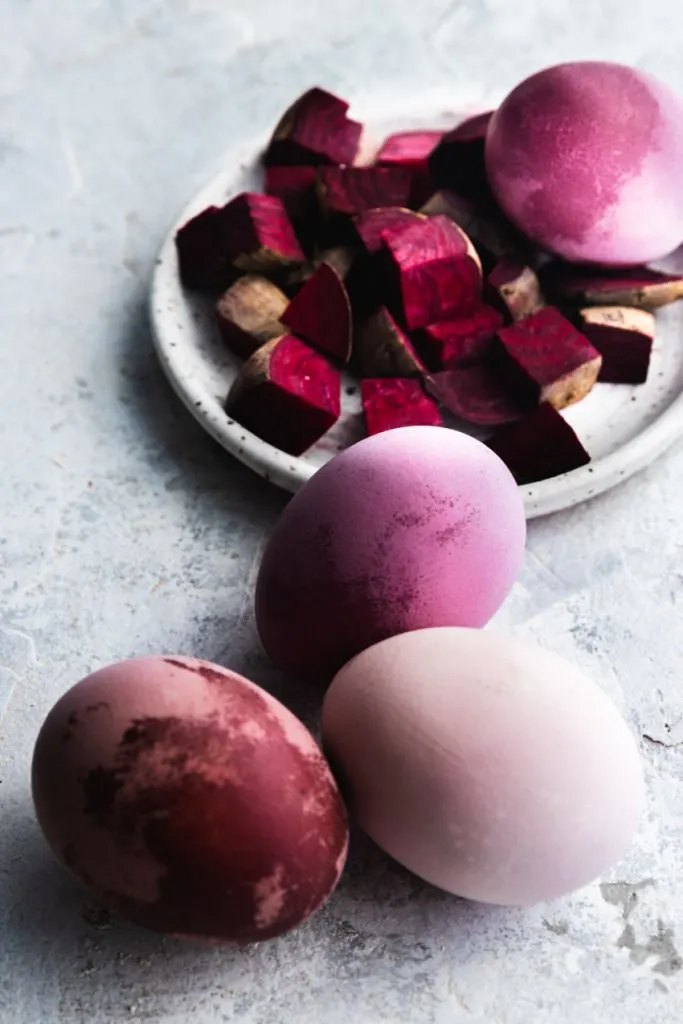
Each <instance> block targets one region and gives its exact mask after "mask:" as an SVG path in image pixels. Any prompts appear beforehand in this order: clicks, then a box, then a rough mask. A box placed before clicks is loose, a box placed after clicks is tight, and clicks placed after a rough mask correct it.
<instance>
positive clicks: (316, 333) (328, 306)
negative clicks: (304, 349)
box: [280, 262, 351, 363]
mask: <svg viewBox="0 0 683 1024" xmlns="http://www.w3.org/2000/svg"><path fill="white" fill-rule="evenodd" d="M280 319H281V320H282V323H283V324H284V325H285V326H286V327H288V328H289V330H290V331H291V332H292V333H293V334H297V335H299V336H300V337H301V338H303V339H304V340H305V341H308V342H309V343H310V344H311V345H314V346H315V347H316V348H318V349H320V350H321V351H322V352H325V353H326V354H327V355H331V356H334V357H335V358H336V359H341V361H342V362H344V363H346V362H348V359H349V357H350V355H351V303H350V302H349V296H348V294H347V292H346V288H345V287H344V282H343V281H342V279H341V277H340V276H339V274H338V273H337V271H336V270H335V269H334V268H333V267H332V266H331V265H330V264H329V263H325V262H323V263H321V264H320V266H319V267H318V269H317V270H316V271H315V273H314V274H313V275H312V277H310V278H309V279H308V281H307V282H306V283H305V284H304V286H303V288H302V289H301V291H300V292H298V293H297V294H296V295H295V296H294V298H293V299H292V301H291V302H290V304H289V305H288V306H287V309H286V310H285V312H284V313H283V314H282V316H281V318H280Z"/></svg>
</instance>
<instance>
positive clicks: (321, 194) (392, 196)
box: [318, 167, 413, 216]
mask: <svg viewBox="0 0 683 1024" xmlns="http://www.w3.org/2000/svg"><path fill="white" fill-rule="evenodd" d="M412 184H413V174H412V171H410V170H409V169H406V168H404V167H321V168H319V170H318V198H319V200H320V204H321V206H322V208H323V210H325V211H327V212H328V213H332V214H344V215H346V216H354V215H356V214H359V213H363V212H364V211H366V210H372V209H375V208H376V207H378V206H406V205H407V203H408V201H409V200H410V190H411V188H412Z"/></svg>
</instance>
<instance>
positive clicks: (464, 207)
mask: <svg viewBox="0 0 683 1024" xmlns="http://www.w3.org/2000/svg"><path fill="white" fill-rule="evenodd" d="M420 212H421V213H425V214H426V215H427V216H428V217H434V216H436V215H437V214H442V215H443V216H444V217H449V218H450V219H451V220H452V221H454V222H455V223H456V224H458V225H459V226H460V227H461V228H462V229H463V231H466V232H467V234H468V235H469V237H470V238H471V239H472V241H473V242H474V244H475V246H476V247H477V252H478V253H479V255H480V257H481V260H482V263H483V264H484V267H485V268H486V269H487V270H491V269H492V268H493V266H494V265H495V264H496V263H497V261H498V260H501V259H504V258H506V257H511V258H513V259H524V258H525V257H526V254H527V253H528V251H529V248H530V247H529V243H528V242H527V241H526V240H525V239H524V238H523V237H522V236H521V235H520V234H519V232H518V231H517V230H516V229H515V228H513V226H512V225H511V224H510V222H509V221H508V220H507V219H506V218H505V215H504V214H503V212H502V210H500V208H499V207H498V206H497V205H496V204H495V203H494V201H493V199H490V200H485V199H479V200H476V201H475V200H472V199H465V198H464V197H463V196H460V195H458V194H457V192H452V191H451V190H450V189H441V190H440V191H439V192H435V193H434V195H433V196H431V198H430V199H429V200H428V201H427V202H426V203H425V204H424V206H422V208H421V210H420Z"/></svg>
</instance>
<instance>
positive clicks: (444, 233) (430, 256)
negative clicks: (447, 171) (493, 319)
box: [383, 216, 481, 331]
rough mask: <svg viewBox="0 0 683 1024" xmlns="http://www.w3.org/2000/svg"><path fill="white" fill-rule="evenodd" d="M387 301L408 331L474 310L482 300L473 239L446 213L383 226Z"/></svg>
mask: <svg viewBox="0 0 683 1024" xmlns="http://www.w3.org/2000/svg"><path fill="white" fill-rule="evenodd" d="M383 240H384V246H385V248H386V250H387V254H388V259H387V261H386V266H385V272H384V276H385V293H386V302H387V306H389V308H390V310H391V311H392V312H393V313H394V315H395V316H396V318H397V319H399V320H400V321H401V322H402V323H403V324H404V325H405V327H406V328H407V329H408V330H409V331H415V330H418V329H419V328H420V327H426V326H427V325H428V324H431V323H436V322H438V321H439V320H449V319H454V318H455V317H458V316H467V315H469V314H470V313H473V312H474V310H475V309H476V307H477V306H478V305H479V303H480V300H481V264H480V263H479V262H478V257H477V254H476V252H475V250H474V247H473V246H472V243H471V242H470V240H469V239H468V238H467V236H466V235H465V234H464V232H463V231H461V229H460V228H458V227H457V225H455V224H454V223H453V222H452V221H451V220H449V219H448V218H447V217H439V216H437V217H431V218H428V219H427V220H424V221H421V222H420V223H419V224H416V225H415V226H414V227H410V228H405V229H402V230H399V231H385V232H383Z"/></svg>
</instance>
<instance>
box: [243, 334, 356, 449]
mask: <svg viewBox="0 0 683 1024" xmlns="http://www.w3.org/2000/svg"><path fill="white" fill-rule="evenodd" d="M225 408H226V412H227V413H228V414H229V415H230V416H234V418H235V419H236V420H237V422H238V423H241V424H242V426H244V427H246V429H247V430H251V432H252V433H253V434H256V436H257V437H260V438H262V439H263V440H264V441H268V443H269V444H272V445H274V446H275V447H276V448H280V449H282V451H285V452H288V453H289V454H290V455H301V453H302V452H305V451H306V449H307V448H310V447H311V445H312V444H315V442H316V441H317V440H319V438H321V437H322V436H323V434H324V433H325V432H326V431H327V430H329V429H330V427H332V426H333V425H334V424H335V423H336V421H337V420H338V419H339V415H340V410H341V375H340V373H339V371H338V370H336V369H335V367H334V366H332V364H331V363H330V362H328V360H327V359H326V358H325V357H324V356H322V355H320V354H319V353H318V352H315V351H314V350H313V349H312V348H309V347H308V345H305V344H304V342H303V341H299V339H298V338H294V337H293V336H292V335H291V334H285V335H283V336H282V337H280V338H274V339H273V340H272V341H269V342H267V343H266V344H265V345H263V346H262V347H261V348H260V349H258V350H257V351H256V352H254V354H253V356H251V358H250V359H249V360H248V361H247V362H246V363H245V364H244V366H243V367H242V370H241V372H240V374H239V376H238V377H237V379H236V380H235V382H234V384H233V386H232V388H231V389H230V393H229V395H228V397H227V400H226V403H225Z"/></svg>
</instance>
